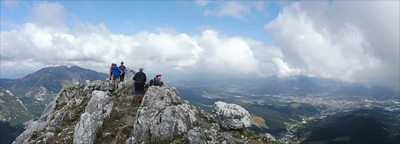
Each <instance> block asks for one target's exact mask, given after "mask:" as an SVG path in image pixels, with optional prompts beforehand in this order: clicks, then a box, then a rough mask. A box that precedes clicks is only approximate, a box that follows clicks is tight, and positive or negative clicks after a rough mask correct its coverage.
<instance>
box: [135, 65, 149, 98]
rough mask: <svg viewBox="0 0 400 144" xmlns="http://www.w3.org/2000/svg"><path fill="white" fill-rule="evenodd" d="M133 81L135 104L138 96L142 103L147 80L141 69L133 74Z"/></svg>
mask: <svg viewBox="0 0 400 144" xmlns="http://www.w3.org/2000/svg"><path fill="white" fill-rule="evenodd" d="M133 80H134V81H135V102H139V96H140V101H142V100H143V95H144V84H145V83H146V80H147V79H146V74H145V73H144V72H143V68H139V72H137V73H136V74H135V76H134V77H133Z"/></svg>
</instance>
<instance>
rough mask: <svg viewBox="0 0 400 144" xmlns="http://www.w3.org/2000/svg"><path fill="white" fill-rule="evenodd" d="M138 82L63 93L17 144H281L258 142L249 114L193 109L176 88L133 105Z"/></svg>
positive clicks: (151, 92)
mask: <svg viewBox="0 0 400 144" xmlns="http://www.w3.org/2000/svg"><path fill="white" fill-rule="evenodd" d="M133 99H134V82H133V81H126V82H121V83H119V84H118V89H116V90H114V86H113V85H112V84H111V83H110V82H109V81H93V82H90V81H87V82H86V83H84V84H80V85H77V86H74V87H70V88H65V89H63V90H61V91H60V92H59V93H58V94H57V96H56V97H55V99H54V100H53V101H52V102H51V103H50V104H49V105H48V106H47V107H46V109H45V110H44V112H43V114H42V115H41V116H40V117H38V118H35V119H32V120H30V121H27V122H25V123H24V125H25V131H24V132H23V133H22V134H21V135H19V136H18V137H17V139H16V140H14V142H13V144H22V143H23V144H25V143H32V144H33V143H76V144H81V143H85V144H92V143H127V144H142V143H190V144H207V143H213V144H219V143H270V142H272V143H278V141H276V140H275V138H273V137H272V136H271V135H269V134H265V135H260V136H257V135H255V133H254V132H252V131H250V130H249V129H248V128H249V127H250V126H251V121H250V115H249V112H248V111H247V110H245V109H244V108H242V107H241V106H239V105H236V104H228V103H225V102H221V101H218V102H216V103H215V104H214V106H213V114H209V113H206V112H205V111H203V110H201V109H200V108H197V107H195V106H193V105H190V104H189V102H188V101H187V100H183V99H182V98H181V97H179V92H178V90H177V89H176V88H174V87H169V86H168V85H166V84H165V85H164V86H162V87H158V86H152V87H150V88H148V89H147V91H146V94H145V96H144V98H143V101H142V102H141V103H140V104H139V103H136V102H133Z"/></svg>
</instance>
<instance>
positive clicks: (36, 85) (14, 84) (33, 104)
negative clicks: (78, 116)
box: [0, 66, 108, 116]
mask: <svg viewBox="0 0 400 144" xmlns="http://www.w3.org/2000/svg"><path fill="white" fill-rule="evenodd" d="M107 77H108V74H106V73H99V72H96V71H94V70H90V69H85V68H81V67H77V66H71V67H68V66H58V67H46V68H42V69H40V70H38V71H36V72H34V73H32V74H29V75H27V76H25V77H23V78H20V79H4V78H2V79H0V80H1V81H0V86H1V87H2V88H4V89H7V90H9V91H11V92H12V93H13V94H14V95H15V96H17V97H18V98H19V99H21V101H22V102H23V103H24V104H25V105H26V107H27V108H28V109H29V111H30V112H31V113H33V114H34V115H36V116H39V115H40V114H41V113H42V112H43V110H44V108H45V107H46V105H47V104H48V103H50V102H51V101H52V100H53V99H54V96H55V95H56V94H57V93H58V92H59V91H60V90H61V89H62V88H66V87H70V86H74V85H76V84H79V83H84V82H85V81H86V80H90V81H93V80H105V79H106V78H107Z"/></svg>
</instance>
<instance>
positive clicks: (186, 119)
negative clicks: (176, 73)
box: [132, 86, 196, 143]
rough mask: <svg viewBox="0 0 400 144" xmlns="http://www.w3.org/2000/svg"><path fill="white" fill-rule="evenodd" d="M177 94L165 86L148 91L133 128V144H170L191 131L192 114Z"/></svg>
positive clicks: (186, 103)
mask: <svg viewBox="0 0 400 144" xmlns="http://www.w3.org/2000/svg"><path fill="white" fill-rule="evenodd" d="M176 91H177V90H176V89H175V88H170V87H168V86H163V87H158V86H152V87H150V88H149V89H148V90H147V92H146V94H145V96H144V98H143V102H142V104H141V107H140V108H139V109H138V112H137V115H136V121H135V124H134V126H133V127H134V129H133V131H132V135H133V137H134V138H135V141H134V143H142V142H148V141H161V140H172V139H173V138H174V136H175V135H179V134H183V133H186V132H187V131H188V129H190V128H191V127H192V125H193V124H194V122H195V121H196V118H195V116H194V115H195V113H194V112H193V111H192V110H191V106H190V105H189V102H188V101H184V100H183V99H181V98H180V97H179V96H178V95H177V93H176Z"/></svg>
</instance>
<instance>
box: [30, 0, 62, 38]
mask: <svg viewBox="0 0 400 144" xmlns="http://www.w3.org/2000/svg"><path fill="white" fill-rule="evenodd" d="M31 12H32V15H31V19H32V20H33V22H34V23H35V24H36V25H37V26H39V27H47V28H52V29H58V30H63V31H64V32H66V31H68V28H67V27H66V26H65V25H64V23H63V21H64V20H65V18H66V17H67V15H68V13H67V10H66V9H65V7H64V6H62V5H61V4H59V3H48V2H44V3H40V4H38V5H35V6H34V8H33V9H32V10H31Z"/></svg>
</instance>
